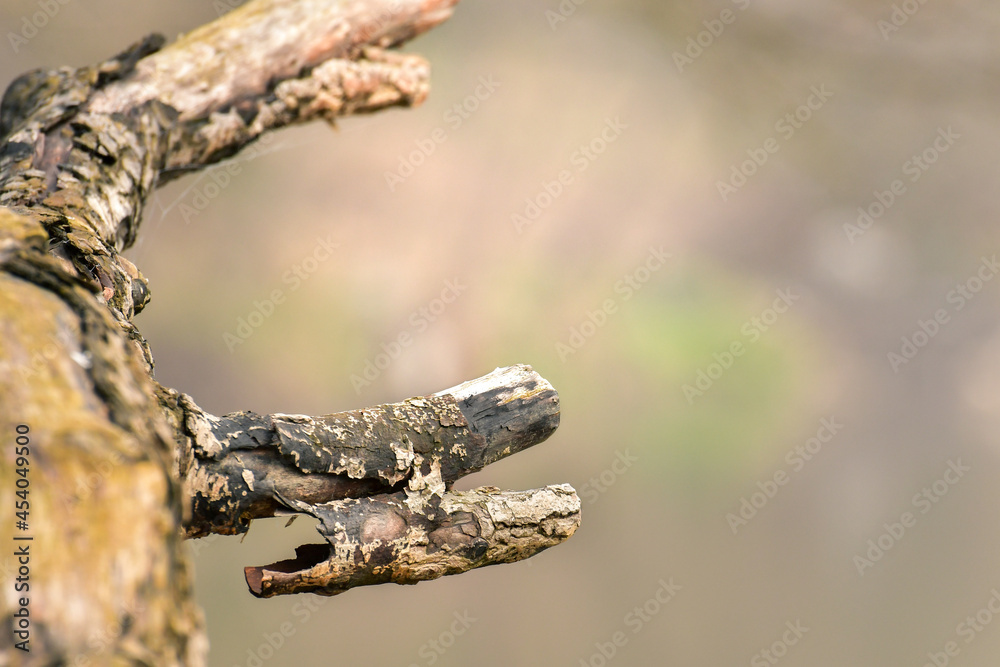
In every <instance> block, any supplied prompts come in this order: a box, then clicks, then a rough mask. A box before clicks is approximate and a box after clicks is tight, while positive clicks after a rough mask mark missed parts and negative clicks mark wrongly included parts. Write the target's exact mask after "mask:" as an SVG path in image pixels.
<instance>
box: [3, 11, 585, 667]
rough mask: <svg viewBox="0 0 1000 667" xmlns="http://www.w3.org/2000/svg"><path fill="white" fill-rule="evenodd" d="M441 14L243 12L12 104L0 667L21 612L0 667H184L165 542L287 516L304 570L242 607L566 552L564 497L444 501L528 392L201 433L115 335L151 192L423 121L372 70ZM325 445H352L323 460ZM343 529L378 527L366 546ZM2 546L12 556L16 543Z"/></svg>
mask: <svg viewBox="0 0 1000 667" xmlns="http://www.w3.org/2000/svg"><path fill="white" fill-rule="evenodd" d="M454 3H455V0H369V1H367V2H351V1H346V0H341V1H336V0H253V1H252V2H249V3H247V4H246V5H244V6H242V7H240V8H238V9H236V10H234V11H233V12H231V13H229V14H227V15H225V16H223V17H221V18H220V19H219V20H218V21H215V22H213V23H212V24H209V25H207V26H205V27H203V28H201V29H198V30H195V31H193V32H192V33H190V34H188V35H185V36H182V37H181V38H179V39H178V40H177V41H176V42H174V43H173V44H170V45H167V46H164V40H163V39H162V38H160V37H157V36H153V37H149V38H147V39H145V40H143V41H141V42H140V43H138V44H136V45H134V46H133V47H131V48H129V49H128V50H126V51H125V52H123V53H122V54H120V55H119V56H117V57H115V58H112V59H110V60H108V61H106V62H104V63H100V64H98V65H95V66H92V67H83V68H80V69H70V68H63V69H60V70H55V71H36V72H31V73H28V74H25V75H24V76H22V77H20V78H19V79H17V80H16V81H15V82H13V83H12V84H11V85H10V87H9V88H8V90H7V93H6V94H5V96H4V99H3V102H2V106H0V405H2V407H3V409H2V410H0V433H2V435H0V441H2V442H4V443H8V442H12V441H13V437H14V433H15V428H16V427H17V426H18V425H27V426H28V427H29V428H30V441H31V466H30V475H31V484H32V486H31V489H32V490H31V496H30V497H31V519H32V520H31V523H30V529H29V530H28V531H27V532H29V533H31V534H32V536H33V537H34V540H33V542H32V544H33V548H34V551H33V553H32V561H31V562H32V579H31V588H30V609H31V614H32V617H31V618H32V625H31V629H32V630H31V639H30V646H31V653H30V654H25V653H23V652H20V651H18V650H16V649H14V648H13V645H14V641H15V639H17V638H16V637H15V636H14V635H13V633H12V625H11V623H10V621H11V617H12V614H13V612H14V608H15V605H16V601H15V600H12V599H11V596H10V595H9V591H5V594H4V595H3V596H0V616H2V617H3V618H4V624H3V627H2V628H0V665H14V664H59V663H61V662H70V663H71V664H72V662H71V661H72V660H75V659H79V658H81V657H86V659H87V660H88V661H89V662H88V663H87V664H90V665H102V664H145V665H200V664H204V662H205V655H206V651H207V643H206V640H205V634H204V629H203V627H202V625H203V624H202V620H201V615H200V612H199V610H198V609H197V606H196V605H195V604H194V602H193V596H192V592H191V577H190V573H189V565H188V563H187V559H186V555H185V552H184V551H183V550H182V542H181V541H182V539H183V536H184V533H187V534H188V535H189V536H194V535H203V534H207V533H209V532H221V533H238V532H241V531H243V530H245V528H246V525H247V523H248V522H249V521H250V520H251V519H252V518H254V517H258V516H270V515H273V514H275V513H285V512H290V511H294V512H305V513H309V514H313V515H315V516H317V517H319V518H320V519H321V522H322V526H323V536H324V537H326V539H327V545H326V546H325V547H323V548H324V549H327V552H328V553H327V552H324V553H327V555H326V556H324V557H323V558H322V559H317V557H318V555H322V554H321V553H320V552H319V551H316V550H315V549H316V548H315V547H306V549H312V551H309V554H310V556H309V557H308V558H307V560H308V561H309V568H307V569H306V570H297V572H302V573H301V574H298V575H296V574H294V573H293V572H291V571H288V572H283V573H280V575H281V576H276V575H275V570H274V568H267V567H264V568H258V569H253V568H251V569H250V570H248V572H247V576H248V583H249V584H250V587H251V590H252V591H253V592H254V593H255V594H258V595H273V594H278V593H290V592H297V591H306V590H316V591H318V592H323V593H327V594H331V593H336V592H339V591H342V590H345V589H347V588H350V587H352V586H355V585H362V584H368V583H377V582H380V581H398V582H401V583H410V582H413V581H417V580H420V579H426V578H433V576H440V574H445V573H451V572H460V571H464V570H465V569H468V568H469V567H476V566H480V565H486V564H490V563H494V562H507V561H510V560H516V559H517V558H518V557H524V556H527V555H530V554H531V553H534V552H536V551H537V550H539V549H541V548H545V547H547V546H551V545H552V544H555V543H557V542H558V541H560V540H562V539H565V538H566V537H568V536H569V535H571V534H572V532H573V530H575V528H576V526H577V524H578V522H579V499H577V498H576V496H575V494H574V493H573V492H572V490H571V489H569V488H568V487H563V486H558V487H549V488H547V489H542V490H538V491H535V492H520V493H512V492H507V493H500V492H497V491H495V490H491V489H480V490H476V491H472V492H466V493H464V494H456V493H452V492H451V491H450V490H449V487H450V484H451V483H452V482H453V481H454V480H455V479H457V478H458V477H460V476H461V475H463V474H467V473H468V472H471V471H472V470H475V469H479V468H481V467H482V466H484V465H487V464H488V463H490V462H492V461H495V460H497V459H498V458H500V457H502V456H506V455H509V454H512V453H516V452H517V451H519V450H520V449H522V448H523V447H525V446H530V445H531V444H534V443H536V442H538V441H540V440H542V439H544V438H545V437H546V436H547V435H549V434H550V433H551V432H552V430H553V429H554V428H555V426H556V425H557V423H558V400H557V398H556V396H555V392H554V391H552V389H551V387H550V386H548V385H547V383H544V381H542V380H541V379H540V378H537V376H536V375H534V374H533V373H532V372H531V371H530V369H527V368H526V367H514V370H513V371H511V373H512V374H511V375H509V376H507V377H505V378H503V379H502V380H500V381H499V383H498V384H497V386H494V387H493V388H492V390H493V394H492V395H488V391H487V389H488V388H489V387H488V384H489V382H490V381H491V380H485V382H486V383H487V384H486V385H482V384H480V385H479V386H480V388H479V389H477V388H476V387H470V386H468V384H467V385H462V386H460V387H458V388H456V389H455V390H453V391H451V392H450V393H449V392H445V393H443V394H439V395H437V396H434V397H426V398H423V399H413V400H410V401H407V402H404V403H402V404H395V405H392V406H380V407H377V408H370V409H368V410H364V411H355V412H353V413H341V414H340V415H332V416H326V417H318V418H303V417H292V416H280V415H272V416H267V417H258V416H255V415H249V414H244V413H240V414H237V415H230V416H228V417H226V418H216V417H212V416H211V415H206V414H205V413H203V412H202V411H201V410H200V409H198V408H197V406H196V405H195V404H194V402H193V401H192V400H191V399H190V398H188V397H186V396H184V395H183V394H180V393H178V392H176V391H174V390H171V389H168V388H164V387H161V386H159V385H158V384H157V383H156V382H155V380H153V379H152V371H153V357H152V354H151V353H150V350H149V348H148V346H147V345H146V342H145V340H144V339H143V337H142V335H141V334H140V332H139V331H138V330H137V329H136V328H135V326H134V325H133V324H132V317H133V316H134V315H135V313H137V312H139V311H140V310H141V309H142V308H144V307H145V306H146V305H147V303H148V302H149V300H150V293H149V288H148V285H147V283H146V280H145V279H144V278H143V277H142V274H141V273H140V271H139V270H138V269H137V268H136V267H135V266H133V265H132V264H131V262H129V261H128V260H126V259H125V258H124V257H122V255H121V254H120V253H121V251H122V250H124V249H125V248H127V247H128V246H129V245H130V244H131V243H132V242H133V241H134V240H135V238H136V235H137V233H138V230H139V225H140V221H141V218H142V209H143V205H144V203H145V201H146V199H147V197H148V196H149V194H150V193H151V192H152V191H153V190H154V189H155V188H156V187H157V186H158V185H159V184H162V183H163V182H165V181H167V180H169V179H170V178H173V177H176V176H178V175H180V174H183V173H185V172H187V171H193V170H197V169H200V168H203V167H205V166H207V165H210V164H212V163H214V162H217V161H219V160H221V159H224V158H227V157H229V156H232V155H234V154H235V153H237V152H238V151H239V150H240V149H241V148H242V147H244V146H246V145H247V144H248V143H250V142H252V141H254V140H255V139H256V138H258V137H259V136H261V134H263V133H265V132H268V131H271V130H275V129H278V128H280V127H283V126H285V125H289V124H293V123H301V122H308V121H311V120H315V119H323V120H326V121H328V122H332V121H333V120H334V119H335V118H337V117H339V116H344V115H349V114H356V113H367V112H373V111H377V110H379V109H383V108H386V107H389V106H411V105H415V104H418V103H420V102H421V101H422V100H423V99H424V97H425V96H426V95H427V91H428V77H429V68H428V66H427V64H426V62H424V61H423V60H422V59H421V58H419V57H418V56H412V55H405V54H400V53H397V52H392V51H387V50H386V49H388V48H391V47H394V46H397V45H399V44H401V43H403V42H405V41H406V40H408V39H410V38H412V37H414V36H415V35H418V34H420V33H421V32H423V31H425V30H428V29H430V28H431V27H433V26H435V25H437V24H438V23H440V22H441V21H443V20H445V19H447V17H448V16H449V15H450V12H451V9H452V5H454ZM488 377H490V376H487V378H488ZM527 380H530V381H531V382H534V383H535V384H534V385H533V386H532V387H530V388H529V387H528V386H527V385H525V384H524V382H525V381H527ZM483 381H484V380H483V379H481V380H480V381H474V382H473V383H472V384H473V385H475V383H476V382H480V383H482V382H483ZM492 381H497V378H493V380H492ZM463 387H464V389H463ZM362 425H363V428H362ZM338 429H340V430H341V432H342V433H346V430H351V429H354V430H352V431H351V435H350V436H348V437H345V438H344V439H340V438H338V437H337V432H338ZM355 431H356V432H355ZM0 461H2V463H0V489H3V490H9V489H13V488H14V483H15V475H16V473H15V470H14V457H13V455H12V450H11V451H7V450H5V451H4V453H3V456H2V457H0ZM212 480H215V481H217V482H218V483H219V484H221V485H223V486H224V487H225V490H224V492H223V493H222V494H221V495H220V494H219V493H216V491H213V490H212V485H211V481H212ZM244 492H246V495H245V496H244ZM362 507H364V508H379V510H378V512H377V514H378V516H379V517H381V518H380V519H378V520H374V522H373V521H372V520H364V519H363V518H362V517H363V516H368V515H367V514H366V512H367V511H368V510H363V509H359V508H362ZM11 511H12V510H10V509H5V510H4V512H11ZM372 511H374V510H372ZM336 517H342V518H345V519H347V520H348V524H344V525H349V526H350V527H349V528H344V529H340V528H337V526H338V525H340V524H338V521H337V520H336V519H335V518H336ZM0 520H2V523H0V539H2V540H4V543H5V544H11V543H12V541H11V540H12V537H13V535H12V531H13V530H14V528H13V525H14V521H13V517H11V516H9V515H8V514H6V513H5V514H3V515H2V516H0ZM331 520H332V521H333V523H330V522H331ZM352 549H353V551H352V552H351V553H354V554H355V557H354V558H346V557H343V558H342V557H341V556H343V555H344V554H346V553H347V552H348V551H349V550H352ZM0 561H2V559H0ZM352 563H353V565H352ZM317 568H321V569H322V572H320V571H319V570H317ZM323 568H325V569H323ZM278 569H279V570H280V568H278ZM286 569H287V568H286ZM96 635H99V636H101V637H102V638H104V640H103V641H101V642H95V641H94V637H95V636H96ZM108 638H110V640H109V639H108Z"/></svg>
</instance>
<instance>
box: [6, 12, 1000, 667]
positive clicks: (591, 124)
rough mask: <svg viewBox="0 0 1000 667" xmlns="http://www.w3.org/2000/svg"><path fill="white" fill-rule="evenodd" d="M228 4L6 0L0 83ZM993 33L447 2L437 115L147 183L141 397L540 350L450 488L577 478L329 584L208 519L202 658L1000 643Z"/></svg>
mask: <svg viewBox="0 0 1000 667" xmlns="http://www.w3.org/2000/svg"><path fill="white" fill-rule="evenodd" d="M53 4H56V3H53ZM235 4H238V3H236V2H225V1H223V0H217V1H216V2H209V0H197V1H196V0H178V1H177V2H171V3H152V2H140V3H132V4H128V3H125V2H123V1H122V0H70V1H68V2H66V3H65V4H60V5H58V11H57V12H56V13H55V14H54V15H53V16H51V17H47V18H46V20H45V21H44V25H42V26H41V27H40V28H38V29H36V30H34V31H32V29H31V26H32V25H34V24H32V23H31V22H32V21H33V20H36V19H33V18H32V16H33V15H37V12H39V11H41V10H40V7H41V5H40V4H38V3H37V2H36V1H34V0H5V2H4V3H3V5H2V6H0V28H2V30H0V33H2V34H3V35H4V40H3V41H4V42H5V43H4V44H3V46H2V53H3V56H2V57H0V80H2V81H3V82H4V85H6V82H9V81H10V80H12V79H13V78H14V77H15V76H16V75H17V74H19V73H21V72H23V71H26V70H28V69H32V68H35V67H55V66H59V65H77V66H78V65H84V64H89V63H93V62H96V61H98V60H100V59H102V58H104V57H106V56H109V55H111V54H113V53H116V52H118V51H119V50H121V49H122V48H124V47H125V46H126V45H127V44H129V43H130V42H132V41H133V40H135V39H138V38H139V37H140V36H142V35H143V34H145V33H148V32H152V31H159V32H163V33H165V34H167V35H176V34H178V33H181V32H184V31H187V30H190V29H192V28H194V27H196V26H198V25H200V24H202V23H204V22H207V21H209V20H212V19H214V18H215V17H216V16H217V15H218V14H219V13H220V12H221V11H223V10H224V9H226V8H227V7H228V6H234V5H235ZM26 21H27V23H26ZM998 30H1000V7H998V6H997V5H996V4H995V3H989V2H985V1H983V0H965V1H956V2H948V3H944V2H926V3H921V2H918V0H901V1H899V2H896V3H895V4H894V3H892V2H889V1H888V0H885V1H883V2H867V1H866V2H862V1H860V0H813V1H811V2H806V3H802V2H792V1H791V0H738V1H736V2H731V1H729V0H726V1H718V2H697V3H681V2H670V3H663V2H659V1H658V0H626V1H621V2H615V3H611V2H599V1H598V0H589V1H586V2H584V1H583V0H562V1H561V2H558V1H557V0H548V1H543V2H527V1H525V0H510V1H508V2H504V3H498V2H489V3H487V2H474V1H472V0H469V1H468V2H466V3H463V4H461V5H459V7H458V8H457V11H456V14H455V16H454V18H453V19H451V20H450V21H449V22H447V23H446V24H444V25H442V26H440V27H439V28H437V29H435V30H434V31H432V32H431V33H429V34H427V35H426V36H424V37H421V38H420V39H418V40H417V41H415V42H414V43H412V44H410V45H408V46H407V47H406V50H408V51H411V52H419V53H421V54H423V55H424V56H426V57H427V58H428V59H429V60H430V61H431V63H432V65H433V79H432V80H433V87H432V92H431V95H430V97H429V99H428V100H427V102H426V103H425V104H424V105H423V106H422V107H420V108H418V109H415V110H391V111H388V112H385V113H380V114H378V115H375V116H370V117H360V118H348V119H346V120H344V121H343V122H341V123H340V127H339V130H337V131H335V130H333V129H331V128H330V127H328V126H324V125H320V124H316V125H311V126H307V127H299V128H293V129H289V130H285V131H283V132H280V133H278V134H276V135H274V136H272V137H270V138H268V139H267V140H266V141H262V142H259V143H258V144H257V145H256V146H254V147H253V148H252V150H249V151H247V152H245V153H244V154H243V155H241V156H240V157H238V158H237V159H236V160H234V162H233V163H231V164H232V165H235V166H232V167H231V169H230V170H229V171H225V170H222V171H220V170H215V171H212V172H206V173H202V174H197V175H190V176H187V177H185V178H183V179H181V180H179V181H176V182H173V183H171V184H169V185H168V186H167V187H164V188H163V189H161V190H159V191H158V192H157V194H156V195H155V197H154V199H153V200H152V201H151V202H150V205H149V206H148V207H147V210H146V214H145V222H144V227H143V230H142V232H141V234H140V237H139V240H138V242H137V244H136V245H135V247H133V248H132V249H131V250H130V251H129V252H128V256H129V257H130V258H131V259H132V260H133V261H134V262H135V263H136V264H137V265H138V266H139V267H140V269H141V270H142V271H143V272H144V274H145V275H146V276H147V278H148V279H149V281H150V284H151V289H152V294H153V300H152V303H151V304H150V306H149V307H148V308H147V309H146V311H145V312H143V313H142V314H141V315H139V316H138V318H137V321H136V323H137V324H138V326H139V328H140V330H141V331H142V332H143V333H144V334H145V335H146V337H147V338H148V339H149V342H150V344H151V346H152V349H153V353H154V355H155V357H156V362H157V367H156V375H157V378H158V379H159V380H160V381H161V382H162V383H164V384H166V385H168V386H172V387H175V388H178V389H179V390H181V391H184V392H186V393H188V394H190V395H191V396H192V397H194V399H195V400H196V401H197V402H198V403H199V404H200V405H201V406H202V407H203V408H205V409H206V410H208V411H210V412H213V413H215V414H219V415H221V414H224V413H227V412H233V411H237V410H254V411H256V412H260V413H271V412H293V413H306V414H324V413H329V412H336V411H340V410H347V409H353V408H358V407H364V406H368V405H373V404H377V403H380V402H389V401H397V400H402V399H404V398H407V397H410V396H414V395H421V394H427V393H431V392H435V391H438V390H441V389H445V388H447V387H450V386H453V385H455V384H458V383H459V382H461V381H463V380H466V379H471V378H474V377H478V376H480V375H483V374H485V373H487V372H489V371H490V370H492V369H493V368H495V367H497V366H506V365H510V364H513V363H528V364H531V365H533V366H534V368H535V369H536V370H537V371H538V372H539V373H541V374H542V376H543V377H545V378H547V379H548V380H549V381H551V382H552V384H553V385H554V386H555V388H556V389H557V390H558V391H559V393H560V396H561V400H562V426H561V427H560V429H559V430H558V431H557V432H556V434H555V435H554V436H552V438H550V439H549V440H548V441H547V442H545V443H543V444H541V445H539V446H537V447H536V448H534V449H532V450H529V451H526V452H523V453H521V454H519V455H518V456H515V457H513V458H510V459H508V460H505V461H502V462H500V463H497V464H495V465H492V466H490V467H489V468H488V469H486V470H484V471H482V472H480V473H478V474H476V475H474V476H473V477H470V478H467V479H466V480H464V481H463V483H462V485H461V488H470V487H473V486H481V485H495V486H499V487H502V488H509V489H526V488H535V487H539V486H544V485H546V484H552V483H560V482H569V483H572V484H573V485H574V486H575V487H576V488H577V490H578V491H579V492H580V495H581V497H582V499H583V524H582V527H581V529H580V530H579V532H578V533H577V534H576V535H575V536H574V537H573V538H572V539H571V540H569V541H568V542H567V543H565V544H564V545H561V546H559V547H558V548H555V549H552V550H550V551H547V552H545V553H543V554H540V555H539V556H537V557H535V558H533V559H531V560H529V561H527V562H522V563H518V564H515V565H508V566H504V567H495V568H487V569H484V570H480V571H474V572H470V573H467V574H464V575H462V576H460V577H449V578H445V579H442V580H438V581H435V582H430V583H424V584H421V585H419V586H416V587H396V586H381V587H375V588H370V589H356V590H352V591H350V592H348V593H346V594H344V595H343V596H339V597H336V598H332V599H327V598H319V597H314V596H294V597H290V598H278V599H271V600H256V599H254V598H252V597H251V596H250V595H249V593H248V592H247V591H246V585H245V583H244V580H243V572H242V568H243V566H245V565H260V564H265V563H269V562H272V561H274V560H277V559H281V558H286V557H290V556H291V555H292V550H293V548H294V547H295V546H296V545H299V544H302V543H305V542H311V541H314V540H317V539H318V536H317V535H316V534H315V531H314V528H313V525H311V524H310V522H309V521H308V520H306V519H305V518H303V519H300V520H299V521H297V522H296V523H295V524H293V525H292V526H291V527H289V528H285V527H284V520H282V519H275V520H269V521H259V522H256V523H254V525H253V527H252V529H251V530H250V532H249V534H248V535H247V536H246V538H245V539H244V540H242V541H241V540H240V539H239V538H223V537H215V538H210V539H206V540H200V541H195V542H193V543H191V550H192V553H193V554H194V560H195V564H196V568H197V590H198V596H199V598H200V600H201V602H202V604H203V606H204V609H205V613H206V617H207V623H208V630H209V634H210V640H211V664H212V665H218V666H223V667H230V666H236V665H245V666H247V667H251V666H254V665H257V666H259V665H263V664H269V665H292V664H295V665H360V664H367V665H400V666H401V667H409V666H411V665H419V666H423V665H445V666H448V665H456V666H466V665H482V666H494V665H496V666H499V665H504V666H506V665H567V666H574V667H575V666H578V665H584V666H586V665H590V666H592V667H600V666H601V665H605V664H611V663H613V664H617V665H652V664H657V665H723V664H743V665H745V664H750V665H751V666H754V667H755V666H757V665H771V664H775V663H777V662H780V663H781V664H787V665H811V666H826V665H829V666H834V665H838V666H839V665H844V664H855V665H924V664H936V665H944V664H956V665H963V666H968V667H971V666H974V665H994V664H996V656H997V655H998V654H1000V619H998V620H997V622H995V623H992V621H993V620H994V615H995V613H996V611H997V610H1000V592H998V591H1000V558H998V556H1000V553H998V552H1000V528H998V525H997V515H998V508H1000V484H997V480H998V479H1000V456H998V448H997V438H996V433H997V426H998V425H1000V307H998V306H1000V280H992V279H993V278H994V277H995V276H996V273H997V272H998V271H1000V265H997V264H995V262H996V257H997V255H996V253H997V251H998V247H1000V227H997V225H996V224H995V223H994V221H995V219H996V218H997V213H998V207H1000V206H998V199H997V196H996V192H997V189H998V187H1000V183H998V175H1000V171H998V169H997V168H996V166H995V164H996V156H997V154H998V149H1000V126H998V124H997V122H996V120H995V118H996V113H997V111H996V109H997V105H998V103H1000V76H998V62H1000V60H998V57H1000V47H998V44H1000V39H998V35H1000V33H998ZM11 35H15V37H14V38H12V37H11ZM28 35H30V37H28ZM991 119H993V120H991ZM232 172H237V173H232ZM402 334H408V336H409V338H407V339H406V340H409V341H410V344H408V345H398V346H397V345H394V344H393V341H399V340H400V336H401V335H402ZM380 355H382V356H380Z"/></svg>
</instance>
